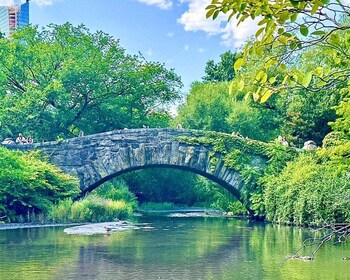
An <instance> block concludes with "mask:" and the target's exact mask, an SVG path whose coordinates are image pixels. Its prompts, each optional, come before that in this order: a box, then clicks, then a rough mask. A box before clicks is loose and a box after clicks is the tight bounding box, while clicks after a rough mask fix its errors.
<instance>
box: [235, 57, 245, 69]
mask: <svg viewBox="0 0 350 280" xmlns="http://www.w3.org/2000/svg"><path fill="white" fill-rule="evenodd" d="M243 64H244V60H243V58H242V57H240V58H238V59H237V60H236V62H235V64H234V65H233V69H235V71H237V70H238V69H239V68H241V67H242V66H243Z"/></svg>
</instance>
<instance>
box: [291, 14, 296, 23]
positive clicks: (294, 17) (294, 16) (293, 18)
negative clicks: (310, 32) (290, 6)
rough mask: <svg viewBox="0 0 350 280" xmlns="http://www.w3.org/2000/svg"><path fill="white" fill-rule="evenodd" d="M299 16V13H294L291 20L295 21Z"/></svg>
mask: <svg viewBox="0 0 350 280" xmlns="http://www.w3.org/2000/svg"><path fill="white" fill-rule="evenodd" d="M297 18H298V13H294V14H292V15H291V17H290V21H291V22H295V21H296V20H297Z"/></svg>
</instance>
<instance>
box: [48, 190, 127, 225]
mask: <svg viewBox="0 0 350 280" xmlns="http://www.w3.org/2000/svg"><path fill="white" fill-rule="evenodd" d="M132 213H133V207H132V206H131V205H129V204H128V203H127V202H125V201H123V200H117V201H114V200H110V199H104V198H101V197H98V196H95V195H90V196H88V197H86V198H85V199H82V200H79V201H76V202H73V201H72V200H69V199H68V200H64V201H62V202H60V203H58V204H57V205H55V206H53V207H52V209H51V210H50V212H49V220H51V221H53V222H107V221H113V220H116V219H126V218H129V217H131V215H132Z"/></svg>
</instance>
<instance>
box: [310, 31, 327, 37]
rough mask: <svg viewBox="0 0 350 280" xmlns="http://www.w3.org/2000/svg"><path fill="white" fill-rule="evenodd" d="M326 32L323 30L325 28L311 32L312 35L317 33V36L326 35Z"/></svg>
mask: <svg viewBox="0 0 350 280" xmlns="http://www.w3.org/2000/svg"><path fill="white" fill-rule="evenodd" d="M325 34H326V32H325V31H323V30H317V31H314V32H312V33H311V35H316V36H322V35H325Z"/></svg>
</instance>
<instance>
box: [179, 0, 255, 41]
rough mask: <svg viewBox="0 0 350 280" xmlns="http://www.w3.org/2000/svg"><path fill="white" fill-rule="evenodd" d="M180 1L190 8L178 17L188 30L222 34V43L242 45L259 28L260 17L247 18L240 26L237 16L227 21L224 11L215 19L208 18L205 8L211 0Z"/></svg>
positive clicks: (210, 34)
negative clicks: (254, 18)
mask: <svg viewBox="0 0 350 280" xmlns="http://www.w3.org/2000/svg"><path fill="white" fill-rule="evenodd" d="M180 2H181V3H183V4H184V3H187V4H188V10H187V11H186V12H185V13H184V14H182V16H181V17H180V18H179V19H178V22H179V23H181V24H182V25H183V26H184V29H185V30H186V31H204V32H206V33H208V35H209V36H213V35H221V40H222V44H224V45H226V46H231V47H232V46H233V47H240V46H242V45H243V44H244V42H245V41H246V40H247V39H248V38H249V37H250V36H252V35H253V34H254V33H255V32H256V31H257V30H258V26H257V22H258V19H256V20H255V21H253V20H251V19H246V20H245V21H244V22H243V23H241V24H240V25H239V26H237V20H236V19H235V18H233V19H232V20H231V21H230V22H227V15H225V14H222V13H221V14H219V16H218V17H217V18H216V19H215V20H212V19H211V18H209V19H207V18H206V17H205V14H206V12H207V11H206V10H205V8H206V7H207V6H208V5H209V4H210V3H211V1H210V0H181V1H180Z"/></svg>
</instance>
